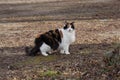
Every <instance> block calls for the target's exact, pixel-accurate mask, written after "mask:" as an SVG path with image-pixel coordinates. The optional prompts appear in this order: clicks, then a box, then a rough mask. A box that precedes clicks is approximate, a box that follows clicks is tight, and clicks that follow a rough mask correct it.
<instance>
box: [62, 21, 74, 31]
mask: <svg viewBox="0 0 120 80" xmlns="http://www.w3.org/2000/svg"><path fill="white" fill-rule="evenodd" d="M63 29H64V30H66V31H68V32H73V31H74V30H75V26H74V22H71V23H69V22H66V21H65V25H64V27H63Z"/></svg>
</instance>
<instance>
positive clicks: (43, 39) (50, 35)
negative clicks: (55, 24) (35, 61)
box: [26, 22, 75, 56]
mask: <svg viewBox="0 0 120 80" xmlns="http://www.w3.org/2000/svg"><path fill="white" fill-rule="evenodd" d="M74 41H75V27H74V22H71V23H68V22H65V25H64V27H63V28H60V29H55V30H50V31H48V32H46V33H43V34H41V35H38V36H37V38H35V41H34V43H35V46H34V48H33V49H31V50H30V51H28V50H27V49H26V52H27V54H28V55H29V56H35V55H37V53H38V52H39V51H40V52H41V54H42V55H43V56H48V54H47V53H50V52H51V51H52V50H57V49H59V50H60V53H62V54H70V52H69V46H70V44H71V43H73V42H74Z"/></svg>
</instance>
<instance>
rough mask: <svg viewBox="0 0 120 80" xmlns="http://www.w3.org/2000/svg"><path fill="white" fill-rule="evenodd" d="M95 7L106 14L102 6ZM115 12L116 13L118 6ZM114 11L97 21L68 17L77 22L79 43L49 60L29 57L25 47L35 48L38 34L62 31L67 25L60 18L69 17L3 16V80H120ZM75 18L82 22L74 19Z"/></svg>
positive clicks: (119, 32)
mask: <svg viewBox="0 0 120 80" xmlns="http://www.w3.org/2000/svg"><path fill="white" fill-rule="evenodd" d="M61 1H62V0H61ZM65 1H66V2H67V0H65ZM76 1H77V0H76ZM88 1H89V0H88ZM93 1H94V0H93ZM98 1H100V0H98ZM108 1H110V0H108ZM116 1H117V0H116ZM83 2H84V1H83ZM69 3H70V2H69ZM51 4H52V3H51ZM70 4H71V3H70ZM70 4H69V5H70ZM117 4H118V3H117ZM49 5H50V4H49ZM95 5H96V4H95ZM0 6H1V5H0ZM42 6H43V5H42ZM86 6H88V5H86V4H85V7H86ZM89 6H90V4H89ZM110 6H111V7H112V6H113V5H110ZM93 7H95V10H96V9H97V8H98V9H100V10H103V11H104V9H103V8H101V5H99V4H97V5H96V6H92V8H93ZM74 8H75V7H74ZM81 9H82V7H81ZM90 9H91V8H90ZM113 9H114V10H115V11H117V9H119V6H118V5H117V7H114V8H113ZM87 10H88V11H89V9H87ZM87 10H86V11H87ZM93 10H94V9H93ZM114 10H113V11H111V13H110V14H109V15H108V17H109V18H107V19H106V18H105V17H106V16H107V15H105V14H106V13H107V11H108V12H109V10H107V11H106V13H105V14H104V15H105V16H102V14H97V18H95V17H94V15H91V14H94V13H91V14H89V15H88V18H85V19H83V18H81V15H83V14H82V13H81V14H80V15H76V14H75V16H72V17H69V19H71V20H68V21H75V27H76V41H75V43H73V44H72V45H71V46H70V52H71V54H70V55H62V54H59V52H57V51H55V52H54V53H53V54H51V55H49V56H48V57H44V56H42V55H39V56H36V57H30V56H26V55H25V51H24V48H25V47H26V46H30V48H31V47H32V46H33V45H34V44H33V41H34V38H35V37H36V35H37V34H41V33H44V32H46V31H48V30H50V29H55V28H61V27H62V26H63V22H64V21H63V20H61V19H64V20H65V19H68V18H67V17H65V16H60V15H59V17H62V18H61V19H60V20H58V19H57V20H56V18H58V16H57V17H56V16H52V17H50V16H48V17H46V16H38V17H36V16H30V17H28V16H27V17H24V16H23V17H19V14H16V13H14V14H16V15H17V16H18V17H9V18H8V17H5V18H2V17H1V16H0V17H1V20H0V21H1V23H0V80H55V79H57V80H67V79H69V80H120V67H119V66H120V19H119V14H118V15H117V16H118V17H117V16H113V17H112V18H110V16H111V15H112V14H113V13H112V12H114ZM86 11H85V12H86ZM63 12H64V10H63ZM68 12H69V10H68ZM117 12H118V13H119V11H117ZM76 13H77V12H76ZM96 13H97V12H96ZM98 13H99V12H98ZM1 14H2V13H1ZM57 14H58V13H56V14H54V15H57ZM60 14H62V11H61V13H60ZM2 15H3V14H2ZM5 15H7V14H5ZM5 15H3V16H5ZM86 15H87V14H85V16H86ZM7 16H9V15H7ZM10 16H11V15H10ZM69 16H71V14H70V15H69ZM89 16H91V17H92V18H91V19H89ZM76 17H79V19H78V20H77V19H74V18H76ZM82 17H83V16H82ZM101 17H102V19H101ZM52 18H53V19H52ZM42 19H43V20H44V21H41V20H42ZM46 19H48V21H45V20H46ZM87 19H88V20H87ZM29 20H30V21H29ZM32 20H33V21H32Z"/></svg>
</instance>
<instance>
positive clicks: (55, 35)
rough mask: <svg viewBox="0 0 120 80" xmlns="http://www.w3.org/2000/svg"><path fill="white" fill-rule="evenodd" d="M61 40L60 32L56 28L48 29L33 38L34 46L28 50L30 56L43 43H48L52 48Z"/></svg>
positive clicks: (34, 53) (36, 51)
mask: <svg viewBox="0 0 120 80" xmlns="http://www.w3.org/2000/svg"><path fill="white" fill-rule="evenodd" d="M61 41H62V33H61V32H60V31H59V30H58V29H55V30H50V31H48V32H46V33H44V34H41V35H40V36H39V37H37V38H35V42H34V43H35V47H34V48H33V49H32V50H31V51H30V52H29V55H30V56H35V55H37V53H38V52H39V51H40V50H39V48H40V47H41V45H42V44H43V43H46V44H47V45H49V46H50V47H51V48H52V49H53V50H56V49H57V48H58V47H59V43H61Z"/></svg>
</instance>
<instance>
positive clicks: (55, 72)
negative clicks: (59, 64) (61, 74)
mask: <svg viewBox="0 0 120 80" xmlns="http://www.w3.org/2000/svg"><path fill="white" fill-rule="evenodd" d="M57 75H58V72H57V71H53V70H47V71H45V72H42V73H40V76H48V77H55V76H57Z"/></svg>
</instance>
